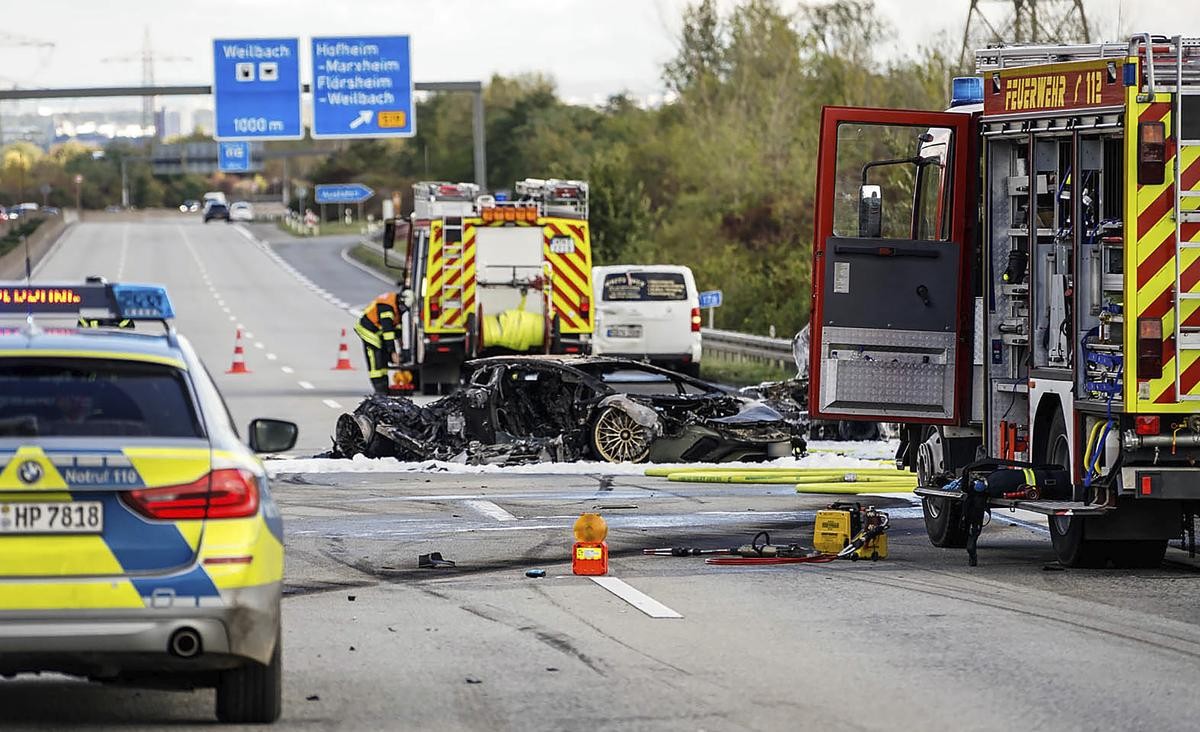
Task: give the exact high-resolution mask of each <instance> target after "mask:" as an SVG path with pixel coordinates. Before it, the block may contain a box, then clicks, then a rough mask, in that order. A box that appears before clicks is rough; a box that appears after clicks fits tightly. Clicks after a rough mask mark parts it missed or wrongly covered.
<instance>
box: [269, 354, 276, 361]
mask: <svg viewBox="0 0 1200 732" xmlns="http://www.w3.org/2000/svg"><path fill="white" fill-rule="evenodd" d="M276 358H278V356H276V355H275V354H274V353H268V354H267V360H268V361H274V360H275V359H276Z"/></svg>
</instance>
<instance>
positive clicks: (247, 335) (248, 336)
mask: <svg viewBox="0 0 1200 732" xmlns="http://www.w3.org/2000/svg"><path fill="white" fill-rule="evenodd" d="M239 327H240V326H239ZM242 335H244V336H246V337H247V338H253V337H254V334H253V333H251V332H250V331H246V332H245V333H242Z"/></svg>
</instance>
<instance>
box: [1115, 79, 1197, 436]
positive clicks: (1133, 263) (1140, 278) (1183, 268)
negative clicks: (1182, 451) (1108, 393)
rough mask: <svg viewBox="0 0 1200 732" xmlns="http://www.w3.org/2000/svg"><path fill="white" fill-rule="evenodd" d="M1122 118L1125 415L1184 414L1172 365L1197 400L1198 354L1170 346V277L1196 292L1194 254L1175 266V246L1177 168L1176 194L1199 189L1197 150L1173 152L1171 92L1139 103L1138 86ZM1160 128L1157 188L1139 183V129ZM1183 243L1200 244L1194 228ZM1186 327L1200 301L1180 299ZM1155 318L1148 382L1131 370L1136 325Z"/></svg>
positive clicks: (1193, 202)
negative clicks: (1159, 351) (1153, 364)
mask: <svg viewBox="0 0 1200 732" xmlns="http://www.w3.org/2000/svg"><path fill="white" fill-rule="evenodd" d="M1127 94H1128V99H1127V101H1128V114H1127V119H1129V120H1136V122H1134V123H1131V124H1128V125H1127V129H1126V135H1125V139H1126V143H1125V152H1126V176H1127V181H1128V184H1127V185H1128V188H1127V194H1126V215H1125V220H1126V225H1125V240H1126V251H1125V272H1126V280H1125V302H1126V304H1127V305H1126V308H1125V343H1126V344H1127V346H1126V354H1125V363H1126V369H1125V375H1126V378H1125V404H1126V406H1127V409H1128V411H1133V412H1141V411H1157V412H1190V411H1193V410H1194V408H1195V402H1190V401H1187V400H1184V399H1181V398H1180V396H1181V395H1180V394H1179V393H1177V392H1176V382H1175V375H1176V367H1177V365H1178V369H1179V385H1180V387H1181V390H1182V394H1183V396H1200V351H1193V350H1186V351H1183V352H1180V351H1179V350H1178V349H1177V348H1176V343H1175V318H1176V312H1175V276H1176V266H1178V268H1179V276H1180V284H1181V286H1182V287H1181V291H1180V292H1181V294H1182V293H1200V249H1183V250H1180V253H1179V258H1178V262H1177V261H1176V246H1175V244H1176V242H1175V166H1176V165H1180V171H1181V183H1182V190H1184V191H1188V190H1197V189H1200V150H1198V149H1196V148H1192V147H1185V148H1184V149H1183V152H1182V154H1180V153H1179V151H1178V150H1176V146H1175V132H1174V120H1173V116H1174V115H1173V114H1172V103H1171V97H1170V95H1169V94H1159V95H1157V96H1156V98H1155V99H1154V100H1153V101H1152V102H1147V103H1140V102H1138V101H1137V89H1136V88H1134V87H1130V88H1129V89H1128V91H1127ZM1158 121H1161V122H1163V123H1164V124H1165V127H1166V135H1167V151H1166V154H1167V165H1166V174H1165V176H1164V182H1163V183H1162V184H1160V185H1138V183H1137V173H1138V124H1140V123H1143V122H1158ZM1198 203H1200V199H1196V198H1190V199H1189V198H1184V199H1183V204H1182V205H1183V207H1184V208H1185V209H1187V208H1196V207H1197V204H1198ZM1180 228H1181V231H1180V234H1181V239H1182V241H1183V242H1185V243H1200V224H1191V223H1185V224H1183V225H1182V226H1181V227H1180ZM1180 310H1181V313H1180V315H1182V318H1183V325H1184V326H1195V327H1200V300H1181V301H1180ZM1144 318H1158V319H1159V320H1160V321H1161V322H1162V332H1163V346H1162V348H1163V369H1162V375H1161V376H1159V377H1156V378H1146V377H1143V375H1141V374H1139V373H1137V323H1138V320H1139V319H1144Z"/></svg>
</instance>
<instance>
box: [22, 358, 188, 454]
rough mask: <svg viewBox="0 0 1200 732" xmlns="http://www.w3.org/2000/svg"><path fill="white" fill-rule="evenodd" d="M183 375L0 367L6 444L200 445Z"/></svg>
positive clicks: (152, 367)
mask: <svg viewBox="0 0 1200 732" xmlns="http://www.w3.org/2000/svg"><path fill="white" fill-rule="evenodd" d="M203 434H204V432H203V430H202V428H201V426H200V422H199V419H198V418H197V414H196V410H195V409H194V407H193V404H192V400H191V398H190V392H189V391H188V389H187V384H186V383H185V382H184V378H183V374H182V373H181V372H179V371H178V370H177V369H174V368H171V367H169V366H160V365H158V364H150V363H139V362H129V361H106V360H100V359H8V358H5V359H0V437H202V436H203Z"/></svg>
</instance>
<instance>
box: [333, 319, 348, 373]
mask: <svg viewBox="0 0 1200 732" xmlns="http://www.w3.org/2000/svg"><path fill="white" fill-rule="evenodd" d="M353 370H354V367H353V366H351V365H350V347H349V346H347V345H346V329H345V328H342V341H341V343H339V344H338V360H337V365H336V366H334V367H333V368H332V369H330V371H353Z"/></svg>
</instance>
